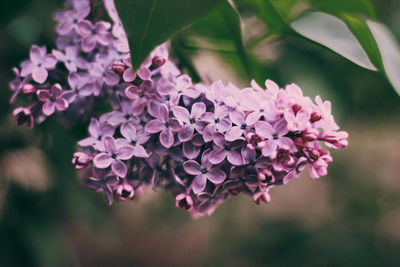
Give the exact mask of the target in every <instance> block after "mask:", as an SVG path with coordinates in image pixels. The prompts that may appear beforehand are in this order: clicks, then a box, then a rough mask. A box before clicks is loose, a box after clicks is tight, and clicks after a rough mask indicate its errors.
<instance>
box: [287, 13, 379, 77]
mask: <svg viewBox="0 0 400 267" xmlns="http://www.w3.org/2000/svg"><path fill="white" fill-rule="evenodd" d="M291 26H292V27H293V29H294V30H295V31H296V32H297V33H299V34H300V35H302V36H304V37H306V38H308V39H310V40H312V41H314V42H316V43H319V44H321V45H323V46H325V47H327V48H329V49H331V50H332V51H334V52H336V53H337V54H339V55H341V56H343V57H345V58H347V59H348V60H350V61H352V62H354V63H356V64H358V65H359V66H361V67H364V68H366V69H370V70H374V71H376V70H377V69H376V67H375V66H374V65H373V64H372V62H371V61H370V59H369V57H368V55H367V53H366V52H365V50H364V49H363V47H362V46H361V44H360V42H359V41H358V40H357V38H356V37H355V36H354V35H353V33H352V32H351V31H350V29H349V28H348V26H347V25H346V24H345V23H344V22H343V21H342V20H340V19H338V18H337V17H335V16H332V15H329V14H326V13H323V12H306V13H304V14H303V15H302V16H301V17H300V18H298V19H297V20H295V21H294V22H292V24H291Z"/></svg>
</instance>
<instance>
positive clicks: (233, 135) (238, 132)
mask: <svg viewBox="0 0 400 267" xmlns="http://www.w3.org/2000/svg"><path fill="white" fill-rule="evenodd" d="M243 132H244V131H243V129H241V128H240V127H239V126H233V127H232V128H230V129H229V130H228V131H227V132H226V134H225V140H226V141H235V140H238V139H240V138H241V137H242V134H243Z"/></svg>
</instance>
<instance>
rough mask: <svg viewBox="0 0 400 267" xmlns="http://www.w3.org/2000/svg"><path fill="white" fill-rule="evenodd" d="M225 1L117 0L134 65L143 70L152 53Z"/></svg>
mask: <svg viewBox="0 0 400 267" xmlns="http://www.w3.org/2000/svg"><path fill="white" fill-rule="evenodd" d="M223 1H224V0H190V1H189V0H117V1H115V4H116V7H117V10H118V13H119V15H120V18H121V20H122V23H123V25H124V28H125V31H126V33H127V35H128V40H129V47H130V50H131V57H132V65H133V66H134V68H136V69H137V68H138V67H140V65H141V64H142V62H143V61H144V60H145V59H146V57H147V56H148V55H149V54H150V52H151V51H152V50H153V49H154V48H155V47H156V46H157V45H159V44H161V43H163V42H165V41H167V40H168V39H170V38H171V37H172V36H173V35H174V34H175V33H177V32H179V31H180V30H182V29H183V28H184V27H186V26H188V25H190V24H191V23H193V22H194V21H196V20H197V19H199V18H201V17H202V16H204V15H206V14H207V13H208V12H209V11H211V10H213V9H214V8H216V7H217V6H218V5H219V4H220V3H222V2H223Z"/></svg>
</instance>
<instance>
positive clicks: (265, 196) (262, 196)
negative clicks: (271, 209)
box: [253, 189, 271, 205]
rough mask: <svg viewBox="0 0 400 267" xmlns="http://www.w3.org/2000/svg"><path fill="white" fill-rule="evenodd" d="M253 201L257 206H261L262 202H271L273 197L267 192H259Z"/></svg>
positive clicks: (255, 194)
mask: <svg viewBox="0 0 400 267" xmlns="http://www.w3.org/2000/svg"><path fill="white" fill-rule="evenodd" d="M253 200H254V202H255V203H256V204H257V205H260V204H261V203H262V202H265V203H268V202H270V201H271V196H270V195H269V193H268V189H267V190H258V191H256V192H255V193H254V194H253Z"/></svg>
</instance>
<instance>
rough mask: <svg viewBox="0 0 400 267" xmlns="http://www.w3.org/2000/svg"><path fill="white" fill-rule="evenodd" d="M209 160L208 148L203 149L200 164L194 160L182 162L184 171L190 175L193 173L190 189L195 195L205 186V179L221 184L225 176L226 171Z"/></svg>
mask: <svg viewBox="0 0 400 267" xmlns="http://www.w3.org/2000/svg"><path fill="white" fill-rule="evenodd" d="M212 166H213V165H212V164H211V163H210V161H209V150H208V151H204V153H203V155H202V156H201V165H200V164H199V163H198V162H197V161H194V160H188V161H185V162H184V163H183V168H184V169H185V172H186V173H188V174H190V175H195V178H194V180H193V182H192V190H193V193H195V194H196V195H197V194H198V193H200V192H202V191H204V189H205V188H206V183H207V180H209V181H210V182H212V183H213V184H221V183H222V182H223V181H224V180H225V177H226V173H225V172H223V171H222V170H221V169H219V168H217V167H214V168H212Z"/></svg>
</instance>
